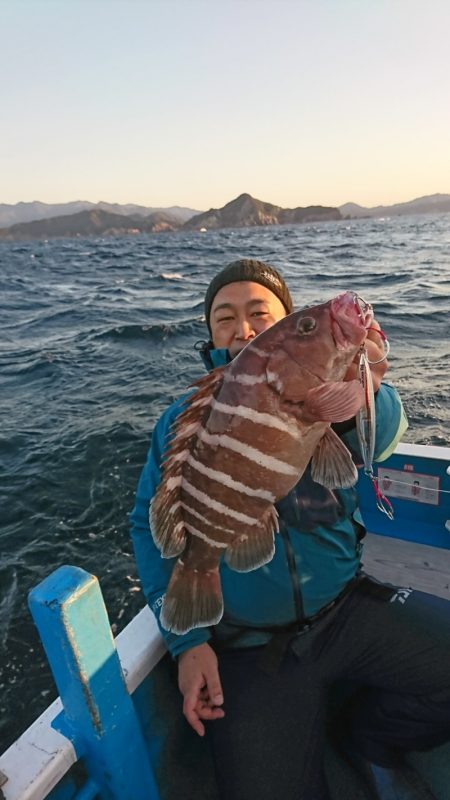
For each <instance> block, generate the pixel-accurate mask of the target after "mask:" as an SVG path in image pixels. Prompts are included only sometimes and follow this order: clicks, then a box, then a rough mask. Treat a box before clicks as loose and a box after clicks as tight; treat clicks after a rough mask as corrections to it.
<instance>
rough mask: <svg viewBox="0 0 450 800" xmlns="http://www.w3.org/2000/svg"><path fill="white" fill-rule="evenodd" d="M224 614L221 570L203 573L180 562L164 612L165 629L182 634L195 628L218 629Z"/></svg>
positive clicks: (174, 571) (164, 604)
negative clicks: (211, 627) (210, 627)
mask: <svg viewBox="0 0 450 800" xmlns="http://www.w3.org/2000/svg"><path fill="white" fill-rule="evenodd" d="M222 614H223V598H222V590H221V587H220V579H219V569H218V567H215V568H213V569H208V570H204V571H201V570H199V569H195V568H194V567H191V566H190V565H188V564H185V563H184V562H183V561H182V560H181V559H178V561H177V563H176V564H175V567H174V570H173V573H172V577H171V579H170V583H169V586H168V588H167V592H166V595H165V597H164V601H163V605H162V609H161V616H160V622H161V625H162V626H163V628H166V630H168V631H173V633H177V634H183V633H187V632H188V631H190V630H192V628H203V627H206V626H208V625H216V624H217V623H218V622H219V620H220V619H221V618H222Z"/></svg>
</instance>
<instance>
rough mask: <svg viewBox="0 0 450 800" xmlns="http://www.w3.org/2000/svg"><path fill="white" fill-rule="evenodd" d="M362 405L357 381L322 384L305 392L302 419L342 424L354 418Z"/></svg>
mask: <svg viewBox="0 0 450 800" xmlns="http://www.w3.org/2000/svg"><path fill="white" fill-rule="evenodd" d="M363 403H364V391H363V388H362V386H361V384H360V382H359V381H356V380H355V381H340V382H339V383H322V384H321V385H320V386H316V387H315V388H314V389H310V390H309V392H307V394H306V397H305V400H304V403H303V410H302V418H303V420H304V421H305V422H344V421H345V420H347V419H350V418H351V417H354V416H355V414H356V413H357V411H359V409H360V408H361V406H362V405H363Z"/></svg>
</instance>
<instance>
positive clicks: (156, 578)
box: [130, 401, 211, 657]
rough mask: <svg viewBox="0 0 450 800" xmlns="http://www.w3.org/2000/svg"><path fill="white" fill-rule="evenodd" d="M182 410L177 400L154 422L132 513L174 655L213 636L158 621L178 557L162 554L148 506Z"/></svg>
mask: <svg viewBox="0 0 450 800" xmlns="http://www.w3.org/2000/svg"><path fill="white" fill-rule="evenodd" d="M181 410H182V401H178V402H177V403H174V404H173V405H172V406H170V407H169V408H168V409H167V410H166V411H165V412H164V414H163V415H162V417H161V418H160V419H159V421H158V422H157V424H156V426H155V429H154V431H153V435H152V442H151V447H150V449H149V452H148V456H147V462H146V464H145V466H144V468H143V470H142V472H141V477H140V479H139V483H138V487H137V491H136V499H135V506H134V509H133V511H132V512H131V514H130V523H131V539H132V542H133V547H134V553H135V558H136V564H137V569H138V573H139V577H140V579H141V585H142V591H143V593H144V596H145V599H146V600H147V603H148V605H149V606H150V608H151V610H152V611H153V613H154V614H155V616H156V619H157V622H158V625H159V628H160V631H161V633H162V635H163V638H164V640H165V643H166V645H167V648H168V650H169V651H170V652H171V654H172V655H173V656H174V657H175V656H177V655H179V654H180V653H182V652H183V651H184V650H187V649H188V648H190V647H195V646H196V645H199V644H202V643H203V642H207V641H208V639H210V637H211V634H210V632H209V629H208V628H195V629H194V630H192V631H189V632H188V633H186V634H184V635H182V636H179V635H177V634H174V633H169V632H168V631H166V630H165V629H164V628H163V627H162V626H161V624H160V621H159V615H160V612H161V606H162V602H163V599H164V593H165V591H166V588H167V584H168V582H169V579H170V576H171V574H172V569H173V567H174V564H175V560H176V559H174V558H170V559H167V558H162V557H161V554H160V552H159V550H158V548H157V547H156V545H155V543H154V541H153V537H152V534H151V531H150V523H149V508H150V501H151V499H152V497H153V495H154V494H155V491H156V489H157V487H158V484H159V482H160V480H161V460H162V455H163V452H164V450H165V447H166V444H167V441H168V438H169V435H170V427H171V425H172V423H173V421H174V419H175V418H176V416H177V415H178V413H179V412H180V411H181Z"/></svg>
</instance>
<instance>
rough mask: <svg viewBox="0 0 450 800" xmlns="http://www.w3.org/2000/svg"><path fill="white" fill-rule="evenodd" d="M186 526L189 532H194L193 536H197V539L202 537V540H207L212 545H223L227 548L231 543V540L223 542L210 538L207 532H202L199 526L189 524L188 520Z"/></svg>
mask: <svg viewBox="0 0 450 800" xmlns="http://www.w3.org/2000/svg"><path fill="white" fill-rule="evenodd" d="M185 528H186V530H187V531H189V533H192V536H196V537H197V539H202V541H204V542H206V544H209V545H210V546H211V547H222V548H223V549H224V550H225V549H226V548H227V547H228V545H229V544H230V543H229V542H226V543H225V544H224V543H223V542H215V541H213V539H210V538H209V537H208V536H206V534H205V533H202V532H201V531H199V530H198V529H197V528H194V526H193V525H189V523H188V522H186V523H185Z"/></svg>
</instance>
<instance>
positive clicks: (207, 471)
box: [186, 455, 275, 503]
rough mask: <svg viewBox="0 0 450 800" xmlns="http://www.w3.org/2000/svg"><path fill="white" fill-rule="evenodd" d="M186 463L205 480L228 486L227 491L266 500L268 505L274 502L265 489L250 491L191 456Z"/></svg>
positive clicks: (226, 474) (225, 474)
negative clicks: (208, 479) (231, 490)
mask: <svg viewBox="0 0 450 800" xmlns="http://www.w3.org/2000/svg"><path fill="white" fill-rule="evenodd" d="M186 461H187V463H188V464H190V465H191V467H193V468H194V469H195V470H197V472H201V474H202V475H205V476H206V477H207V478H210V479H211V480H213V481H219V483H221V484H222V485H224V486H228V488H229V489H233V490H235V491H237V492H241V493H242V494H246V495H248V496H249V497H259V498H260V499H261V500H268V501H269V503H274V502H275V495H274V494H272V493H271V492H266V490H265V489H252V488H251V486H246V484H245V483H241V482H240V481H235V480H234V479H233V478H232V477H231V476H230V475H228V473H226V472H221V471H220V470H218V469H213V468H212V467H207V466H206V465H205V464H202V463H201V462H200V461H197V459H196V458H194V457H193V456H191V455H188V456H187V457H186Z"/></svg>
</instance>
